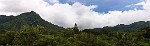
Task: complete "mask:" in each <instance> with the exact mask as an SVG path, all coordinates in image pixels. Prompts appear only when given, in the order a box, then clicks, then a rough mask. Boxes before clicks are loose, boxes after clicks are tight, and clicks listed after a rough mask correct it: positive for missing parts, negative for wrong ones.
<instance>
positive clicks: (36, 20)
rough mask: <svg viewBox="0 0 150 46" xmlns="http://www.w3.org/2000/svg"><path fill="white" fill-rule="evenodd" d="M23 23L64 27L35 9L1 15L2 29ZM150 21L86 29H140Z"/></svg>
mask: <svg viewBox="0 0 150 46" xmlns="http://www.w3.org/2000/svg"><path fill="white" fill-rule="evenodd" d="M23 25H30V26H43V27H44V28H47V29H49V30H62V29H64V28H63V27H59V26H57V25H54V24H52V23H50V22H47V21H45V20H44V19H42V18H41V17H40V16H39V14H37V13H36V12H34V11H31V12H25V13H22V14H20V15H18V16H5V15H0V31H7V30H10V29H11V30H12V29H20V28H22V27H23ZM149 26H150V21H147V22H145V21H139V22H135V23H132V24H130V25H124V24H119V25H117V26H114V27H108V26H106V27H103V28H95V29H85V30H91V31H99V30H102V29H106V28H107V29H111V30H138V29H141V28H144V27H149Z"/></svg>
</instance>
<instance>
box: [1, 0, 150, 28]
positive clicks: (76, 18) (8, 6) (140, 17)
mask: <svg viewBox="0 0 150 46" xmlns="http://www.w3.org/2000/svg"><path fill="white" fill-rule="evenodd" d="M112 1H115V0H112ZM52 2H53V3H51V2H49V3H48V2H45V1H43V0H13V1H12V0H1V1H0V7H1V8H0V14H4V15H15V16H17V15H19V14H21V13H23V12H26V11H32V10H33V11H35V12H37V13H38V14H39V15H40V16H41V17H42V18H43V19H44V20H46V21H48V22H51V23H53V24H55V25H58V26H61V27H64V28H68V27H73V26H74V24H75V23H77V24H78V26H79V28H80V29H93V28H102V27H105V26H115V25H118V24H125V25H128V24H131V23H134V22H138V21H149V20H150V19H149V15H150V14H149V12H150V8H149V6H150V5H149V2H150V1H149V0H145V1H144V0H142V1H141V2H138V3H134V4H128V5H126V6H124V7H131V8H133V7H132V6H141V7H140V8H142V9H137V8H139V7H135V8H133V9H130V10H126V11H117V10H114V11H108V13H100V12H95V11H94V9H96V8H101V6H98V5H88V6H87V5H84V4H83V3H81V2H74V3H73V4H72V5H71V4H69V3H60V1H58V0H57V1H52ZM116 3H117V2H116ZM115 6H117V5H115ZM110 9H111V7H110ZM115 9H116V8H115ZM99 10H103V9H99Z"/></svg>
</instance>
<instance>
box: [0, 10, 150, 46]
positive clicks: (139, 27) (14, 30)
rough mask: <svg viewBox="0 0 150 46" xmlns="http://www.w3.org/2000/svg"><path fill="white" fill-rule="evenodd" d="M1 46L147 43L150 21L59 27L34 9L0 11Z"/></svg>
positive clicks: (142, 45)
mask: <svg viewBox="0 0 150 46" xmlns="http://www.w3.org/2000/svg"><path fill="white" fill-rule="evenodd" d="M0 46H150V22H149V21H147V22H144V21H139V22H135V23H132V24H130V25H124V24H119V25H117V26H114V27H104V28H95V29H85V30H81V31H79V29H78V24H75V26H74V27H72V28H62V27H59V26H57V25H54V24H52V23H49V22H47V21H45V20H43V19H42V18H41V17H40V16H39V14H37V13H36V12H34V11H31V12H26V13H22V14H20V15H18V16H5V15H0Z"/></svg>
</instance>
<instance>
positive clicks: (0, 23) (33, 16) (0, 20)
mask: <svg viewBox="0 0 150 46" xmlns="http://www.w3.org/2000/svg"><path fill="white" fill-rule="evenodd" d="M23 25H30V26H43V27H44V28H48V29H49V30H62V29H64V28H62V27H59V26H57V25H54V24H52V23H49V22H47V21H45V20H43V19H42V18H41V17H40V16H39V14H37V13H36V12H34V11H31V12H25V13H22V14H20V15H18V16H5V15H0V31H7V30H10V29H11V30H12V29H16V30H17V29H20V28H22V27H23Z"/></svg>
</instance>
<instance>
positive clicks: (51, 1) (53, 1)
mask: <svg viewBox="0 0 150 46" xmlns="http://www.w3.org/2000/svg"><path fill="white" fill-rule="evenodd" d="M49 1H50V3H59V0H49Z"/></svg>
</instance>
